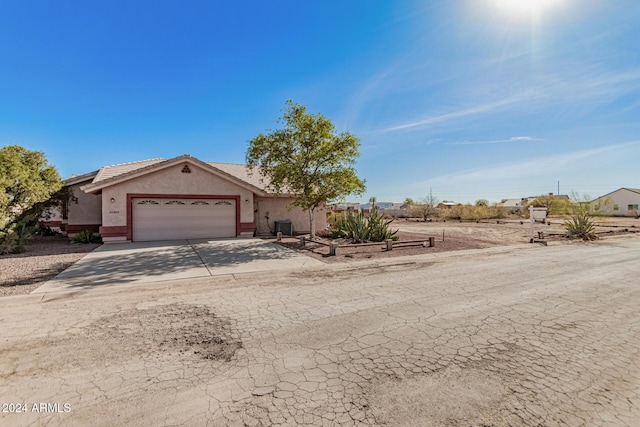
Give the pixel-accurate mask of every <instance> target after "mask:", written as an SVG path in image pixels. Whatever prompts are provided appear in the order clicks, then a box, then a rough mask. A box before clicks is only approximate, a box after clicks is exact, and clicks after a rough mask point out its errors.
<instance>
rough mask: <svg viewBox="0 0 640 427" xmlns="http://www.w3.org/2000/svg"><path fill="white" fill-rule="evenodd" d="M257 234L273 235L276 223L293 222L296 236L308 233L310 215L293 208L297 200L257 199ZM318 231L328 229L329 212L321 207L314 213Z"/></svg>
mask: <svg viewBox="0 0 640 427" xmlns="http://www.w3.org/2000/svg"><path fill="white" fill-rule="evenodd" d="M255 200H256V203H255V210H256V211H257V212H256V228H257V230H256V232H257V234H258V235H269V234H273V231H274V223H275V221H285V220H290V221H291V227H292V228H293V233H294V234H303V233H308V232H309V231H310V229H309V213H308V212H307V211H303V210H302V209H300V208H299V207H297V206H291V203H293V201H294V200H295V199H293V198H289V197H256V199H255ZM314 219H315V224H316V231H317V230H323V229H324V228H326V227H327V212H326V209H325V208H324V207H320V208H318V209H316V210H315V212H314Z"/></svg>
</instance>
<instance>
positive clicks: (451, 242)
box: [282, 217, 640, 263]
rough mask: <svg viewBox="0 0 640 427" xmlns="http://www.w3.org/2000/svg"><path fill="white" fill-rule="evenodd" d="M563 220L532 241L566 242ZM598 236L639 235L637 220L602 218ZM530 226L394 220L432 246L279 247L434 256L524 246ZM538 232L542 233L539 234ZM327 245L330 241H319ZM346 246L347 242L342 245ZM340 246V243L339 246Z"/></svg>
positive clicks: (350, 255)
mask: <svg viewBox="0 0 640 427" xmlns="http://www.w3.org/2000/svg"><path fill="white" fill-rule="evenodd" d="M563 224H564V219H563V218H559V217H550V218H548V220H547V222H545V223H535V225H534V239H535V240H536V241H543V242H548V241H568V239H567V238H566V230H565V228H564V225H563ZM596 224H598V226H597V227H596V233H597V234H598V236H599V237H603V238H604V237H607V236H613V235H620V234H628V233H636V232H640V220H636V219H634V218H602V219H598V220H597V221H596ZM530 227H531V226H530V223H529V220H527V219H515V218H510V219H501V220H482V221H453V220H446V221H443V220H435V221H431V222H424V221H418V220H415V219H397V220H396V221H394V222H393V223H392V228H397V229H398V230H399V231H398V234H397V236H398V237H399V241H405V240H419V239H425V240H426V239H428V237H434V238H435V246H434V247H428V246H427V247H424V246H422V245H421V244H415V245H408V246H397V247H394V248H393V250H392V251H387V250H386V247H385V245H383V244H380V245H372V246H353V247H340V248H338V252H337V255H336V256H329V248H328V246H326V245H322V244H317V243H309V242H307V244H306V245H305V246H304V247H301V245H300V243H299V242H300V240H299V238H286V237H285V238H283V241H282V245H284V246H286V247H288V248H291V249H295V250H298V251H300V252H302V253H305V254H306V255H309V256H311V257H314V258H316V259H320V260H322V261H324V262H332V263H333V262H350V261H357V260H362V259H372V258H373V259H375V258H389V257H397V256H406V255H418V254H424V253H437V252H446V251H456V250H464V249H482V248H488V247H493V246H509V245H517V244H522V243H527V242H529V240H530V233H531V232H530ZM540 233H542V234H540ZM321 241H323V242H325V243H326V244H328V243H329V242H330V241H332V240H331V239H321ZM342 243H343V244H345V245H347V244H348V242H342ZM342 243H341V244H342Z"/></svg>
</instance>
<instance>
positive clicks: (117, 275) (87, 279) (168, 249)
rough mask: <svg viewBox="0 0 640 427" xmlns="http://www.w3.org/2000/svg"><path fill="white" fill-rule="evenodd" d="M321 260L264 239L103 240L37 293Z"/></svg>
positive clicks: (300, 265)
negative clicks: (125, 241)
mask: <svg viewBox="0 0 640 427" xmlns="http://www.w3.org/2000/svg"><path fill="white" fill-rule="evenodd" d="M317 265H323V263H322V262H320V261H318V260H315V259H313V258H309V257H307V256H305V255H301V254H299V253H297V252H295V251H293V250H290V249H287V248H284V247H282V246H280V245H276V244H273V243H271V242H267V241H264V240H259V239H224V240H190V241H189V240H177V241H163V242H139V243H122V244H111V245H102V246H100V247H99V248H97V249H96V250H95V251H93V252H91V253H90V254H88V255H87V256H85V257H84V258H82V259H81V260H80V261H78V262H77V263H75V264H74V265H72V266H71V267H69V268H68V269H67V270H65V271H63V272H62V273H60V274H59V275H58V276H56V277H55V278H54V279H53V280H51V281H49V282H47V283H46V284H44V285H43V286H41V287H40V288H38V289H36V290H35V291H34V293H43V292H51V291H54V290H62V289H73V288H94V287H97V286H102V285H114V284H123V283H134V282H135V283H148V282H159V281H167V280H178V279H187V278H198V277H209V276H215V275H223V274H237V273H248V272H256V271H265V270H282V269H290V268H303V267H308V266H317Z"/></svg>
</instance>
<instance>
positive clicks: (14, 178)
mask: <svg viewBox="0 0 640 427" xmlns="http://www.w3.org/2000/svg"><path fill="white" fill-rule="evenodd" d="M61 187H62V180H61V179H60V175H58V172H57V171H56V169H55V167H53V166H51V165H49V163H48V162H47V159H46V157H45V155H44V153H42V152H40V151H31V150H27V149H26V148H24V147H21V146H19V145H8V146H5V147H2V148H0V229H3V228H5V227H6V226H7V225H8V224H10V223H12V222H13V221H15V219H16V218H18V217H19V216H20V215H21V214H22V213H23V212H26V211H27V210H29V209H31V208H32V207H33V206H35V205H36V204H38V203H41V202H44V201H46V200H48V199H50V198H51V196H52V195H53V194H54V193H56V192H57V191H58V190H60V188H61Z"/></svg>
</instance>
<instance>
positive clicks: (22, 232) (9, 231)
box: [0, 220, 34, 254]
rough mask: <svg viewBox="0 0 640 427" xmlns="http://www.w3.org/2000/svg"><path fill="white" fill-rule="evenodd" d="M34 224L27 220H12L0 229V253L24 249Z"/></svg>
mask: <svg viewBox="0 0 640 427" xmlns="http://www.w3.org/2000/svg"><path fill="white" fill-rule="evenodd" d="M33 229H34V226H33V225H32V224H30V222H29V221H26V220H23V221H18V222H13V223H11V224H10V225H8V226H6V227H5V228H4V229H3V230H2V231H0V254H19V253H22V252H24V251H25V247H26V245H27V242H28V241H29V239H30V238H31V235H32V233H33Z"/></svg>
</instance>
